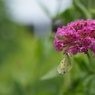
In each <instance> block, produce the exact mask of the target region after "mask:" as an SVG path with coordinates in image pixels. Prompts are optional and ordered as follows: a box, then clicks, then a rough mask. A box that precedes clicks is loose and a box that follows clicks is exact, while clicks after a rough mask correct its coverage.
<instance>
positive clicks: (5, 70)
mask: <svg viewBox="0 0 95 95" xmlns="http://www.w3.org/2000/svg"><path fill="white" fill-rule="evenodd" d="M2 1H3V0H0V95H95V70H94V69H95V65H94V64H95V63H94V62H95V59H94V56H93V57H90V58H89V59H90V60H89V59H88V57H87V55H85V54H77V55H75V56H74V57H73V58H72V62H73V68H72V70H71V71H70V72H68V73H66V74H65V75H64V76H63V77H61V76H60V75H59V74H58V73H57V70H56V68H57V66H58V64H59V63H60V61H61V60H62V59H63V54H62V53H59V52H56V51H55V49H54V45H53V40H54V34H55V32H56V29H57V28H58V27H59V26H60V27H61V26H62V25H66V24H67V23H69V22H71V21H76V20H78V19H88V18H92V19H94V18H95V6H94V5H95V0H73V6H72V7H71V8H68V9H66V10H65V11H64V12H62V13H60V14H58V15H57V16H56V17H54V18H52V29H51V31H50V32H51V33H50V35H49V36H47V37H43V38H39V37H37V36H36V35H34V31H33V27H31V28H30V26H29V27H28V26H25V25H21V24H18V23H15V22H13V21H12V20H10V19H9V17H8V14H7V12H6V7H5V5H4V2H2ZM44 11H45V12H47V11H46V9H45V10H44ZM47 14H48V12H47ZM58 20H61V22H60V23H57V24H56V23H55V22H56V21H58ZM44 31H45V30H44ZM90 55H92V54H90Z"/></svg>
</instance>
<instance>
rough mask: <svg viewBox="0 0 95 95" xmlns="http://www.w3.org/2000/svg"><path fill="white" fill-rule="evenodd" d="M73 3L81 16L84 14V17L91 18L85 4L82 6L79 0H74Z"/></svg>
mask: <svg viewBox="0 0 95 95" xmlns="http://www.w3.org/2000/svg"><path fill="white" fill-rule="evenodd" d="M73 4H74V6H75V8H76V10H77V11H79V12H80V13H81V14H83V16H85V18H86V19H88V18H92V15H91V14H90V12H89V11H88V10H87V9H86V8H85V6H83V5H82V4H81V3H80V2H79V0H74V2H73Z"/></svg>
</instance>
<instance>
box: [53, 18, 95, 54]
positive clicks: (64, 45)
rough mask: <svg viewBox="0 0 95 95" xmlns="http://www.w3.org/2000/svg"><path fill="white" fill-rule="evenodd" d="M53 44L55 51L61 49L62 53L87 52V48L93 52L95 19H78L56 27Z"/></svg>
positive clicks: (94, 50)
mask: <svg viewBox="0 0 95 95" xmlns="http://www.w3.org/2000/svg"><path fill="white" fill-rule="evenodd" d="M54 46H55V49H56V50H57V51H63V52H64V54H66V53H71V54H73V55H75V54H77V53H78V52H84V53H86V54H87V53H88V49H90V50H91V51H92V52H93V53H94V54H95V20H91V19H88V20H78V21H76V22H71V23H69V24H67V26H63V27H62V28H58V29H57V32H56V34H55V37H54Z"/></svg>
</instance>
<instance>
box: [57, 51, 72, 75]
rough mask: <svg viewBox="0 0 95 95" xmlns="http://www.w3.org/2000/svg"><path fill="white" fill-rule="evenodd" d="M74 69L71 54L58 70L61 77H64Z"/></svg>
mask: <svg viewBox="0 0 95 95" xmlns="http://www.w3.org/2000/svg"><path fill="white" fill-rule="evenodd" d="M71 68H72V63H71V59H70V54H69V53H67V54H66V55H65V57H64V58H63V60H62V61H61V62H60V64H59V66H58V68H57V70H58V73H59V74H60V75H62V76H63V75H64V74H65V73H66V72H69V71H70V70H71Z"/></svg>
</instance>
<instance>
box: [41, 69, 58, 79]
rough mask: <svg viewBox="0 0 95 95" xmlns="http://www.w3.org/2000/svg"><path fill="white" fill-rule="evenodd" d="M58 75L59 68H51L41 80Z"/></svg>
mask: <svg viewBox="0 0 95 95" xmlns="http://www.w3.org/2000/svg"><path fill="white" fill-rule="evenodd" d="M57 76H58V72H57V68H56V67H55V68H53V69H51V70H50V71H49V72H47V73H46V74H45V75H44V76H42V77H41V80H48V79H52V78H54V77H57Z"/></svg>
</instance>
